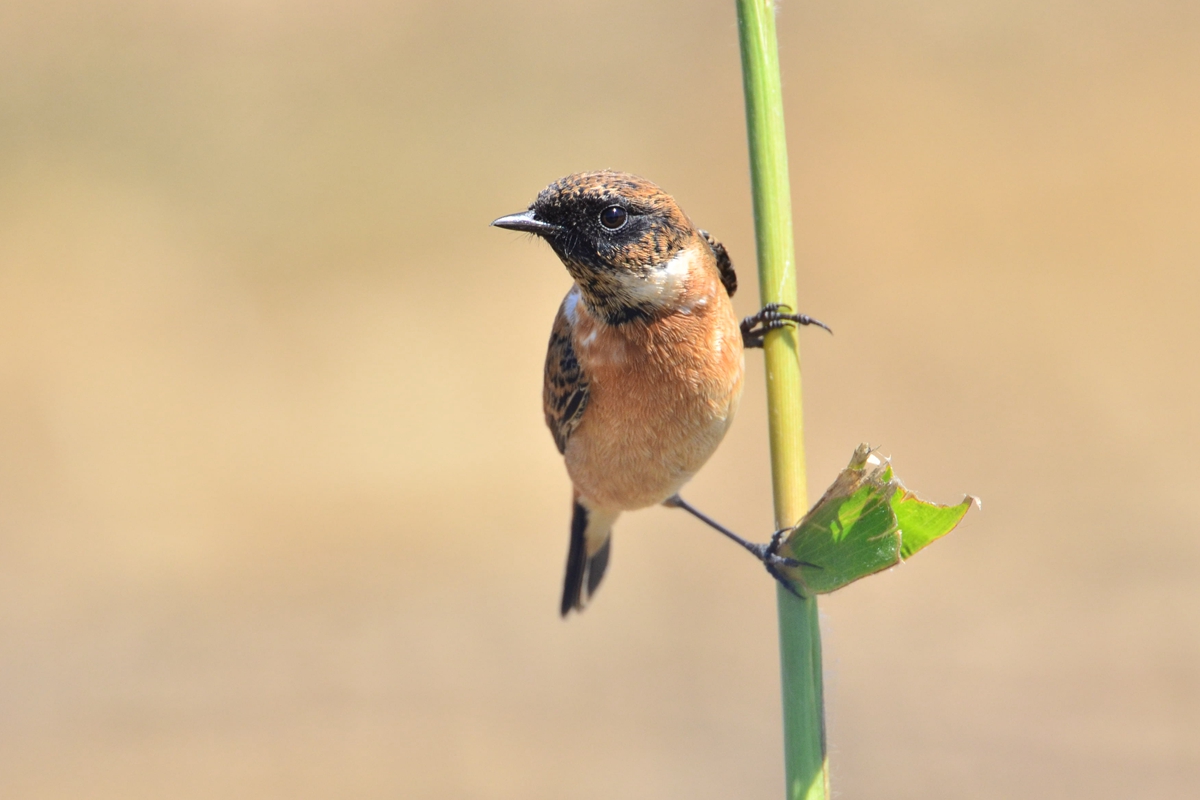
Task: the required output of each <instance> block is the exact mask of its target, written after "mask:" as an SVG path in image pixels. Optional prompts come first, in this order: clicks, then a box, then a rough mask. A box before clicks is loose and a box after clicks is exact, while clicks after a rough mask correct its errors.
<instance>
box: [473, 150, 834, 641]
mask: <svg viewBox="0 0 1200 800" xmlns="http://www.w3.org/2000/svg"><path fill="white" fill-rule="evenodd" d="M492 225H493V226H496V227H498V228H505V229H508V230H514V231H522V232H525V233H531V234H534V235H535V236H537V237H540V238H541V239H544V240H545V241H546V242H547V243H548V244H549V245H550V247H551V248H552V249H553V250H554V252H555V254H556V255H557V256H558V258H559V259H560V260H561V261H562V263H563V266H565V267H566V270H567V272H568V273H569V274H570V276H571V278H572V279H573V281H574V282H573V285H572V286H571V289H570V291H568V292H567V295H566V297H565V298H563V301H562V303H561V305H560V306H559V309H558V314H557V315H556V316H555V318H554V324H553V326H552V328H551V333H550V343H549V347H548V349H547V353H546V365H545V373H544V381H543V392H542V401H543V402H542V405H543V410H544V412H545V416H546V424H547V426H548V427H549V428H550V432H551V434H552V436H553V438H554V443H555V445H556V446H557V447H558V451H559V453H560V454H561V455H562V457H563V459H564V461H565V464H566V468H567V473H568V475H569V476H570V479H571V483H572V490H573V491H572V494H573V496H572V513H571V526H570V542H569V545H568V552H567V565H566V576H565V578H564V581H563V590H562V600H561V603H560V609H559V610H560V613H561V615H562V616H563V617H566V616H567V615H568V614H569V613H570V612H571V611H572V610H576V611H581V610H582V609H583V608H584V607H585V606H586V605H587V604H588V603H589V602H590V600H591V599H592V597H593V596H594V595H595V593H596V591H597V589H598V587H599V585H600V581H601V579H602V578H603V577H604V574H605V571H606V570H607V568H608V564H609V557H610V555H611V544H612V528H613V524H614V523H615V522H616V521H617V518H618V517H619V516H620V515H621V514H623V513H625V512H627V511H634V510H637V509H641V508H648V507H650V506H655V505H665V506H668V507H673V508H681V509H684V510H685V511H688V512H689V513H691V514H693V515H694V516H696V517H697V518H699V519H700V520H701V521H703V522H705V523H706V524H708V525H710V526H712V527H713V528H715V529H716V530H718V531H720V532H721V533H722V534H724V535H726V536H728V537H730V538H731V539H733V540H734V541H736V542H737V543H738V544H740V545H741V546H743V547H745V548H746V549H747V550H749V551H750V552H751V553H753V554H754V555H755V556H756V557H757V558H758V559H759V560H760V561H762V562H763V563H764V564H765V565H766V566H767V567H768V569H769V570H772V568H773V567H774V566H776V565H778V564H780V563H785V562H788V561H789V560H788V559H785V558H783V557H781V556H779V555H778V554H777V553H776V552H775V551H776V549H777V548H778V545H779V533H780V532H776V535H775V536H773V537H772V540H771V542H770V543H767V544H757V543H754V542H750V541H747V540H746V539H743V538H742V537H740V536H738V535H737V534H736V533H734V532H733V531H731V530H729V529H728V528H725V527H724V526H722V525H720V524H719V523H717V522H716V521H715V520H712V519H710V518H709V517H707V516H706V515H704V514H703V513H701V512H700V511H699V510H698V509H696V508H695V507H694V506H692V505H691V504H689V503H687V502H686V501H684V500H683V499H682V498H681V497H680V496H679V491H680V490H681V489H682V488H683V486H684V485H685V484H686V483H687V482H688V481H689V480H690V479H691V478H692V477H693V476H694V475H695V474H696V473H697V471H698V470H699V469H700V468H701V467H702V466H703V465H704V463H705V462H706V461H708V459H709V457H711V456H712V454H713V453H714V451H715V450H716V449H717V446H718V445H719V444H720V443H721V440H722V439H723V438H724V436H725V433H726V432H727V431H728V430H729V426H730V424H731V423H732V422H733V418H734V415H735V414H736V412H737V408H738V402H739V400H740V399H741V395H742V386H743V383H744V379H745V357H744V350H745V349H746V348H755V347H762V346H763V341H764V338H765V336H766V334H767V333H768V332H770V331H772V330H775V329H777V328H780V327H783V326H786V325H793V324H799V325H817V326H819V327H822V328H825V329H826V330H829V327H828V326H827V325H825V324H824V323H823V322H820V321H819V320H815V319H812V318H811V317H808V316H807V315H804V314H793V313H791V309H790V308H788V307H787V306H784V305H782V304H778V303H774V304H768V305H766V306H764V307H763V308H762V309H761V310H760V311H759V312H758V313H756V314H754V315H751V316H749V317H746V318H745V319H744V320H742V321H741V322H739V321H738V319H737V317H736V315H735V313H734V309H733V303H732V298H733V296H734V294H735V293H736V292H737V274H736V272H735V271H734V268H733V263H732V260H731V258H730V256H729V253H728V251H727V250H726V249H725V247H724V245H722V244H721V242H720V241H718V240H717V239H716V238H715V237H713V236H712V235H711V234H709V233H708V232H707V231H705V230H702V229H700V228H697V227H696V226H695V225H694V224H693V223H692V221H691V220H690V219H689V218H688V216H687V215H686V214H685V213H684V212H683V210H682V209H681V208H680V207H679V205H678V204H677V203H676V202H675V200H674V198H672V197H671V196H670V195H669V194H667V193H666V192H665V191H663V190H662V189H661V188H659V187H658V186H657V185H656V184H654V183H652V182H650V181H648V180H646V179H644V178H641V177H638V176H636V175H632V174H629V173H625V172H619V171H615V170H601V171H596V172H580V173H575V174H572V175H568V176H566V177H564V178H561V179H559V180H557V181H555V182H553V183H551V184H550V185H549V186H547V187H546V188H545V189H543V190H542V191H541V192H539V193H538V195H537V197H536V199H535V200H534V201H533V203H532V204H530V206H529V207H528V209H527V210H525V211H522V212H520V213H516V214H509V215H507V216H503V217H500V218H499V219H496V220H495V221H493V222H492ZM773 574H774V573H773Z"/></svg>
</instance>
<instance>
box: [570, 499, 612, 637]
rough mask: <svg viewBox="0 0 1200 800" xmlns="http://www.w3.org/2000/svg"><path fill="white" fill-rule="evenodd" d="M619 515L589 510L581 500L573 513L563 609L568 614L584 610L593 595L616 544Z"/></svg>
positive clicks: (576, 503)
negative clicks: (615, 526)
mask: <svg viewBox="0 0 1200 800" xmlns="http://www.w3.org/2000/svg"><path fill="white" fill-rule="evenodd" d="M615 519H616V516H615V515H606V514H603V513H597V512H595V511H588V510H587V509H586V508H584V507H583V505H582V504H580V502H579V501H578V500H576V501H575V510H574V512H573V513H572V515H571V547H570V549H569V550H568V551H567V576H566V579H565V580H564V581H563V594H562V605H561V607H560V611H561V613H562V615H563V616H564V617H565V616H566V615H567V614H568V613H570V611H571V609H573V608H574V609H578V610H580V611H582V610H583V607H584V605H586V604H587V602H588V601H589V600H591V599H592V595H594V594H595V593H596V588H597V587H598V586H599V585H600V580H601V579H602V578H603V577H604V570H606V569H607V568H608V554H609V553H610V552H611V548H612V536H611V535H610V532H611V531H612V524H613V521H614V520H615Z"/></svg>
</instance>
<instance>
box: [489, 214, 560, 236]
mask: <svg viewBox="0 0 1200 800" xmlns="http://www.w3.org/2000/svg"><path fill="white" fill-rule="evenodd" d="M492 224H493V225H495V226H496V227H497V228H508V229H509V230H510V231H525V232H526V233H536V234H537V235H538V236H553V235H554V234H556V233H559V232H561V231H562V228H561V227H559V226H558V225H555V224H553V223H550V222H546V221H545V220H540V219H538V218H537V216H535V215H534V213H533V212H532V211H522V212H521V213H520V214H509V215H508V216H507V217H501V218H500V219H498V220H495V221H493V222H492Z"/></svg>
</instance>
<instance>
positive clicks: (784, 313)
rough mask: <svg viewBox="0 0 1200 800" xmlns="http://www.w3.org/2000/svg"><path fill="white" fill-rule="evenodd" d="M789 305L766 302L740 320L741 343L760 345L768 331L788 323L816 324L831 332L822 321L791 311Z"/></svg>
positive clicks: (744, 344) (785, 325)
mask: <svg viewBox="0 0 1200 800" xmlns="http://www.w3.org/2000/svg"><path fill="white" fill-rule="evenodd" d="M791 311H792V309H791V306H788V305H786V304H785V303H767V304H766V305H765V306H763V307H762V308H761V309H759V311H758V313H757V314H751V315H750V316H748V317H746V318H745V319H744V320H742V325H741V329H742V345H743V346H744V347H762V346H763V339H764V338H765V337H766V335H767V334H768V333H770V332H771V331H773V330H776V329H778V328H784V327H787V326H789V325H816V326H817V327H818V328H824V329H825V330H827V331H829V332H830V333H833V331H832V330H831V329H830V328H829V326H828V325H826V324H825V323H824V322H821V320H819V319H813V318H812V317H810V316H808V315H807V314H793V313H791Z"/></svg>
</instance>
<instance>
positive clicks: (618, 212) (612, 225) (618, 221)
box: [600, 206, 629, 231]
mask: <svg viewBox="0 0 1200 800" xmlns="http://www.w3.org/2000/svg"><path fill="white" fill-rule="evenodd" d="M628 218H629V212H628V211H626V210H625V209H623V208H621V207H620V206H609V207H608V208H606V209H604V210H603V211H601V212H600V224H601V225H603V226H604V227H606V228H608V229H609V230H610V231H615V230H616V229H617V228H619V227H621V226H622V225H624V224H625V220H626V219H628Z"/></svg>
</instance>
